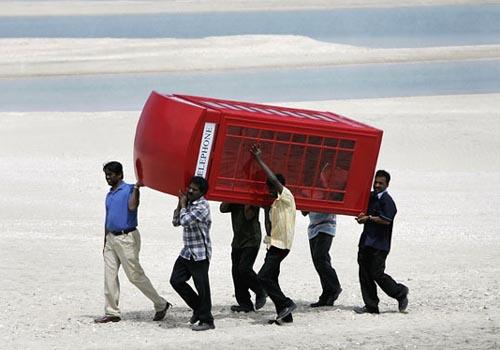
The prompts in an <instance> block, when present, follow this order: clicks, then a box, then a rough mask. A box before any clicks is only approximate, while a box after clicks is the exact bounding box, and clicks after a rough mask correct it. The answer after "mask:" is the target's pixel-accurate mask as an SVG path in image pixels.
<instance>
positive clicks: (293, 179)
mask: <svg viewBox="0 0 500 350" xmlns="http://www.w3.org/2000/svg"><path fill="white" fill-rule="evenodd" d="M381 140H382V131H381V130H378V129H375V128H373V127H370V126H368V125H365V124H362V123H359V122H357V121H354V120H352V119H348V118H346V117H343V116H340V115H338V114H334V113H331V112H319V111H311V110H304V109H296V108H285V107H276V106H269V105H262V104H254V103H247V102H238V101H228V100H220V99H214V98H207V97H196V96H186V95H161V94H158V93H156V92H152V93H151V95H150V97H149V99H148V101H147V102H146V105H145V106H144V109H143V111H142V114H141V118H140V120H139V123H138V125H137V131H136V136H135V147H134V159H135V166H136V173H137V176H138V178H139V179H141V180H142V181H143V182H144V184H145V185H147V186H148V187H151V188H153V189H156V190H159V191H162V192H165V193H169V194H172V195H177V193H178V191H179V189H184V188H185V187H186V185H187V182H188V181H189V179H190V178H191V176H193V175H200V176H203V177H205V178H206V179H207V180H208V183H209V190H208V192H207V194H206V198H207V199H210V200H217V201H227V202H237V203H251V204H256V205H261V206H265V205H269V203H270V201H271V199H270V198H269V196H268V194H267V188H266V186H265V180H266V179H265V175H264V173H263V172H262V171H261V170H260V167H259V166H258V164H257V163H256V162H255V161H254V160H253V157H252V155H251V153H250V146H251V145H252V144H254V143H258V144H260V146H261V149H262V154H263V159H264V161H265V162H266V163H267V164H268V165H269V167H270V168H271V169H272V170H273V171H275V172H276V173H281V174H283V175H284V176H285V178H286V187H288V188H289V189H290V191H292V193H293V194H294V196H295V201H296V205H297V209H301V210H307V211H319V212H331V213H337V214H346V215H357V214H358V213H359V212H361V211H364V210H365V209H366V206H367V202H368V197H369V193H370V190H371V183H372V179H373V173H374V170H375V165H376V162H377V157H378V152H379V149H380V143H381Z"/></svg>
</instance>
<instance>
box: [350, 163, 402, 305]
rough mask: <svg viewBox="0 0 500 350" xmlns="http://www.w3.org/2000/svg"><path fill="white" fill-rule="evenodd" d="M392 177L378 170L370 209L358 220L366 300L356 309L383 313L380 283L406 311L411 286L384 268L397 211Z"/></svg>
mask: <svg viewBox="0 0 500 350" xmlns="http://www.w3.org/2000/svg"><path fill="white" fill-rule="evenodd" d="M390 180H391V176H390V174H389V173H388V172H387V171H385V170H378V171H377V172H376V173H375V180H374V182H373V190H374V191H373V192H372V193H371V195H370V201H369V203H368V211H367V213H366V214H365V213H360V214H359V215H358V216H357V217H356V221H357V222H358V223H359V224H362V225H364V229H363V233H362V234H361V238H360V240H359V252H358V264H359V283H360V285H361V294H362V296H363V301H364V302H365V305H364V306H363V307H355V308H354V311H355V312H356V313H372V314H378V313H379V309H378V303H379V299H378V297H377V285H378V286H379V287H380V288H381V289H382V290H383V291H384V293H385V294H387V295H388V296H390V297H392V298H394V299H396V300H397V301H398V308H399V311H400V312H404V311H405V310H406V308H407V306H408V287H406V286H405V285H403V284H401V283H396V281H394V280H393V279H392V277H391V276H389V275H388V274H386V273H385V272H384V270H385V260H386V258H387V255H388V254H389V250H390V248H391V237H392V225H393V222H394V217H395V216H396V212H397V209H396V204H395V203H394V201H393V200H392V197H391V196H390V195H389V193H388V192H387V187H388V186H389V182H390Z"/></svg>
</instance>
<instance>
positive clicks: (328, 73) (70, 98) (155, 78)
mask: <svg viewBox="0 0 500 350" xmlns="http://www.w3.org/2000/svg"><path fill="white" fill-rule="evenodd" d="M152 90H156V91H158V92H162V93H178V94H192V95H200V96H211V97H218V98H227V99H236V100H245V101H252V102H278V101H306V100H326V99H352V98H375V97H394V96H419V95H442V94H473V93H490V92H500V61H499V60H490V61H464V62H446V63H415V64H378V65H351V66H338V67H324V68H304V69H277V70H276V69H273V70H253V71H231V72H211V73H175V74H154V73H149V74H131V75H125V74H117V75H113V74H110V75H101V76H67V77H50V78H44V77H42V78H23V79H0V91H2V92H1V93H0V110H1V111H41V110H54V111H56V110H59V111H79V110H81V111H106V110H140V109H142V107H143V105H144V102H145V101H146V99H147V97H148V96H149V94H150V93H151V91H152Z"/></svg>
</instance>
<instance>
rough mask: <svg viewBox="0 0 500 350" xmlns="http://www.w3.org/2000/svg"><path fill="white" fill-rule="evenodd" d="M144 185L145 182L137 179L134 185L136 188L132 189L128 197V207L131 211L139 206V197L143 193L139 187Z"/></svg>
mask: <svg viewBox="0 0 500 350" xmlns="http://www.w3.org/2000/svg"><path fill="white" fill-rule="evenodd" d="M142 186H144V184H143V183H142V182H139V181H137V182H136V184H135V185H134V188H133V189H132V194H131V195H130V197H129V199H128V209H129V210H131V211H136V210H137V208H138V207H139V198H140V195H141V193H140V192H139V188H141V187H142Z"/></svg>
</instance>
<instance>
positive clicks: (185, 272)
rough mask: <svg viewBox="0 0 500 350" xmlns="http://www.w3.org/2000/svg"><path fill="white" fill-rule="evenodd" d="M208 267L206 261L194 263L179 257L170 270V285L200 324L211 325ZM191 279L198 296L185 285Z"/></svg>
mask: <svg viewBox="0 0 500 350" xmlns="http://www.w3.org/2000/svg"><path fill="white" fill-rule="evenodd" d="M209 265H210V263H209V261H208V259H205V260H201V261H194V260H186V259H184V258H183V257H181V256H179V257H178V258H177V260H176V261H175V264H174V268H173V269H172V275H171V276H170V284H171V285H172V287H173V288H174V289H175V291H176V292H177V293H178V294H179V295H180V296H181V298H182V299H183V300H184V301H185V302H186V304H187V305H188V306H189V307H190V308H191V309H193V313H194V314H196V315H198V319H199V320H200V321H201V322H207V323H212V322H213V321H214V318H213V316H212V298H211V296H210V283H209V280H208V268H209ZM191 277H192V278H193V282H194V286H195V288H196V291H197V292H198V294H196V292H195V291H194V290H193V288H191V286H190V285H189V284H187V283H186V282H187V281H188V280H189V279H190V278H191Z"/></svg>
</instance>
